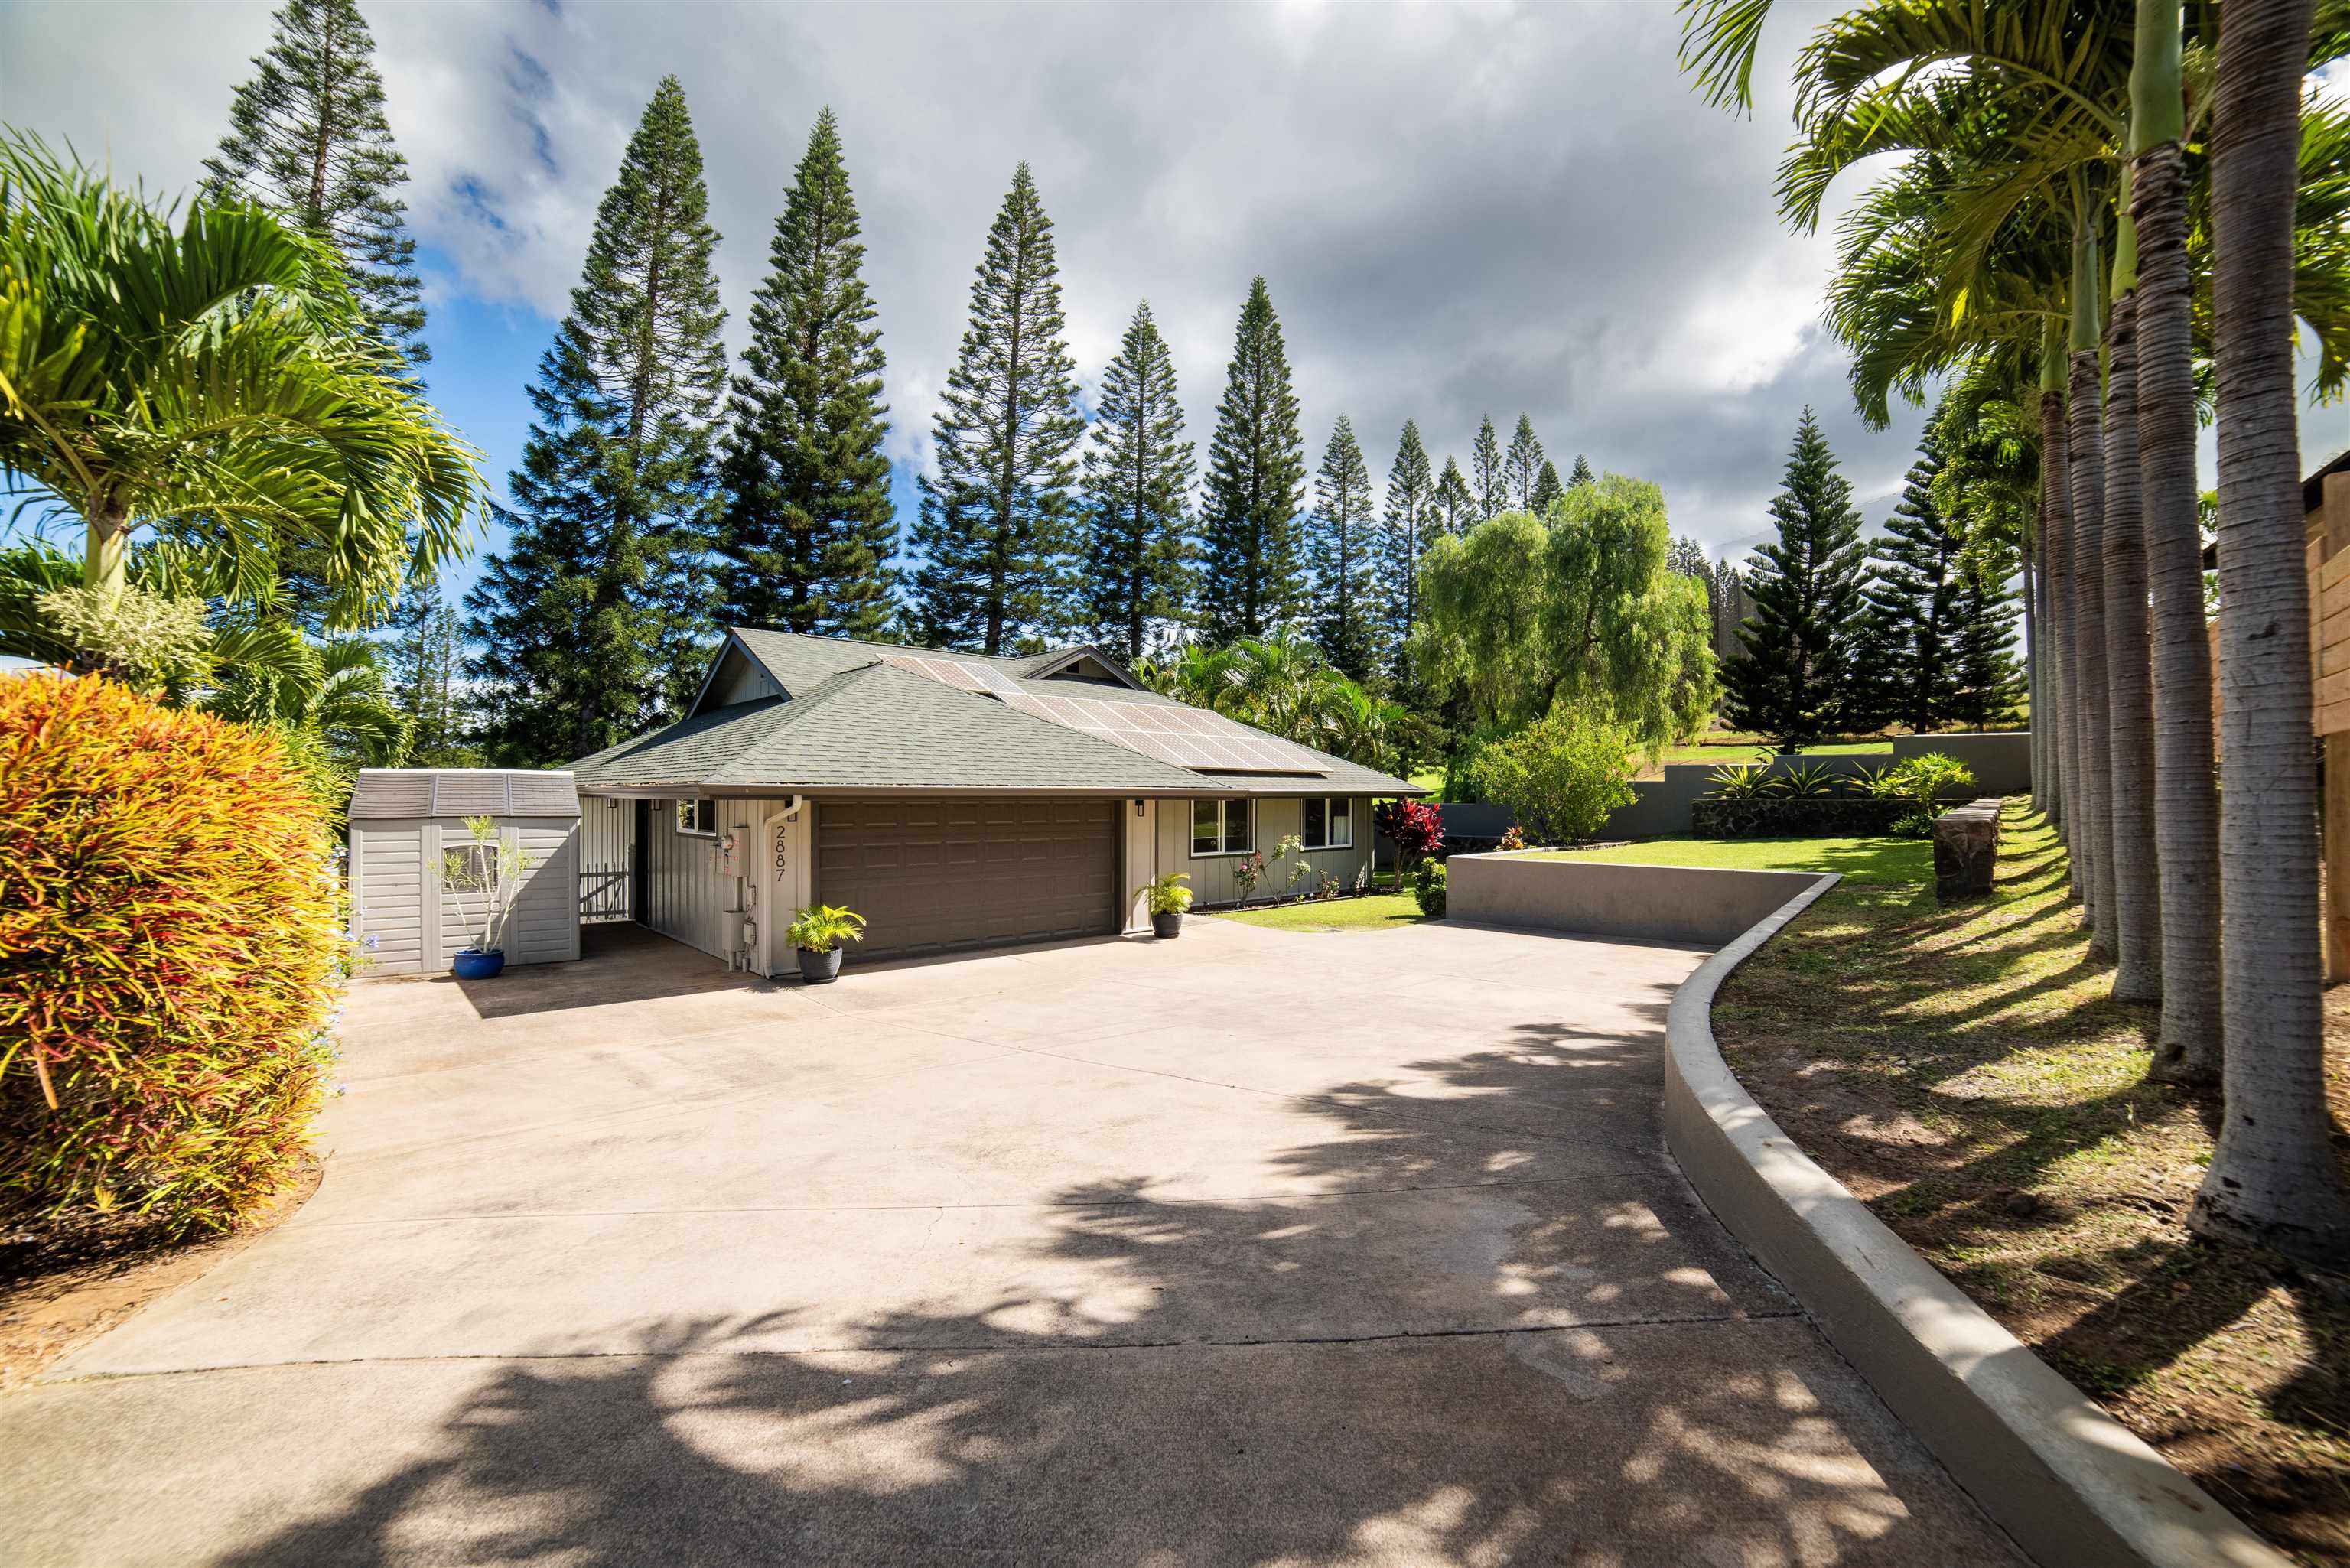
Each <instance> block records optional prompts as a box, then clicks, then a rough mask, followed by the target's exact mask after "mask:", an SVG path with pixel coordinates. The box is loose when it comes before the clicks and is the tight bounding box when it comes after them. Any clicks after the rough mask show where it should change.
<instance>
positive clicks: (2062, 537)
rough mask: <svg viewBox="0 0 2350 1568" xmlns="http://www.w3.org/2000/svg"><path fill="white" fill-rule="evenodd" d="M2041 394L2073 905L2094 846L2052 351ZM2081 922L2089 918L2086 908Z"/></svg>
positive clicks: (2083, 887)
mask: <svg viewBox="0 0 2350 1568" xmlns="http://www.w3.org/2000/svg"><path fill="white" fill-rule="evenodd" d="M2050 356H2051V358H2050V360H2049V366H2048V369H2047V370H2046V371H2045V373H2044V374H2043V380H2042V385H2041V391H2040V487H2041V495H2042V500H2041V503H2040V521H2041V525H2042V527H2043V528H2044V529H2046V530H2047V534H2048V601H2049V607H2050V609H2051V611H2052V612H2053V613H2051V615H2050V616H2049V639H2048V640H2049V646H2050V648H2051V649H2053V650H2054V653H2055V655H2056V659H2055V679H2054V680H2053V681H2051V682H2050V684H2051V685H2052V686H2054V688H2055V710H2056V777H2057V781H2058V782H2057V798H2058V807H2057V809H2058V811H2059V813H2060V814H2061V816H2062V820H2063V825H2064V847H2065V872H2066V878H2067V890H2068V892H2069V893H2070V895H2071V897H2072V899H2073V901H2074V902H2075V903H2078V904H2081V905H2084V906H2085V905H2086V904H2087V902H2088V898H2089V858H2090V845H2089V841H2088V836H2087V835H2086V833H2085V831H2084V828H2083V821H2084V819H2083V816H2082V814H2081V711H2080V710H2081V704H2080V701H2079V697H2080V693H2079V691H2078V690H2077V689H2076V685H2075V682H2074V671H2075V670H2077V668H2078V665H2077V664H2076V663H2075V661H2074V625H2073V622H2074V613H2073V611H2074V604H2073V597H2074V596H2073V482H2072V472H2071V469H2070V468H2069V467H2068V465H2067V464H2066V462H2065V461H2064V458H2065V452H2064V392H2063V391H2062V390H2061V389H2058V388H2057V387H2056V385H2055V382H2056V380H2057V379H2058V377H2057V373H2056V369H2055V367H2056V366H2057V365H2058V364H2060V363H2061V362H2062V361H2061V359H2060V358H2057V357H2056V350H2055V349H2054V348H2053V347H2052V348H2051V349H2050ZM2082 916H2083V919H2086V918H2087V910H2086V909H2085V908H2084V909H2083V912H2082Z"/></svg>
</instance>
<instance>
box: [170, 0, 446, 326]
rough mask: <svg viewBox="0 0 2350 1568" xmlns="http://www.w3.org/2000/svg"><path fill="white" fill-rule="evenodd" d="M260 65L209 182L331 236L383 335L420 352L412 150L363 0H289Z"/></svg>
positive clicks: (216, 191)
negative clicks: (387, 97) (401, 139)
mask: <svg viewBox="0 0 2350 1568" xmlns="http://www.w3.org/2000/svg"><path fill="white" fill-rule="evenodd" d="M273 20H274V22H275V30H274V31H273V32H272V34H271V36H270V40H269V47H268V48H267V49H266V50H265V52H263V53H261V54H259V55H255V57H254V59H253V64H254V69H255V75H254V77H253V79H252V80H250V81H247V82H246V83H244V85H243V86H241V87H239V88H237V89H236V96H235V98H234V99H232V100H231V102H230V104H229V132H228V134H227V135H226V136H224V137H223V138H222V139H221V144H220V151H217V152H215V153H214V154H213V156H212V157H210V158H207V159H205V160H204V173H205V176H206V178H205V190H206V192H208V193H209V194H212V195H215V196H242V197H243V198H244V199H245V200H247V201H249V202H255V203H256V204H258V205H260V206H263V207H266V208H268V209H269V210H270V211H271V212H273V213H278V214H279V215H281V216H282V217H285V218H286V219H287V220H288V221H290V222H292V223H295V224H296V225H297V226H298V227H300V228H303V229H305V230H307V231H308V232H309V233H311V234H317V235H318V236H319V237H320V238H322V239H324V240H326V241H328V243H329V244H332V245H333V246H334V247H335V249H336V251H337V252H338V254H340V255H341V256H342V258H343V266H344V269H345V272H346V274H347V275H348V277H349V279H350V284H351V288H352V290H353V292H355V293H356V294H357V295H358V296H359V301H360V303H361V304H362V305H363V306H365V307H366V309H367V315H368V319H369V322H370V323H371V324H372V325H373V327H374V328H375V331H376V333H377V335H378V336H379V337H380V338H381V339H382V340H383V341H385V342H386V343H389V344H390V345H391V346H392V347H394V348H398V349H399V350H400V353H401V354H403V355H404V356H406V357H407V358H408V360H409V362H410V363H411V364H422V363H423V362H424V361H426V360H428V359H430V358H432V351H431V350H430V349H429V348H426V347H425V345H424V338H423V336H422V334H423V331H424V298H423V286H422V285H421V283H420V282H419V281H418V279H417V275H416V270H415V264H416V242H415V241H414V240H412V239H411V238H409V236H408V223H407V220H406V219H405V218H404V217H403V216H402V214H403V213H406V212H407V210H408V206H407V203H406V202H402V201H401V200H400V187H401V186H402V185H405V184H406V183H408V160H407V159H406V158H405V157H403V156H401V154H400V149H399V148H398V147H397V146H395V145H394V144H393V142H392V140H391V125H390V122H389V121H388V120H387V119H385V118H384V113H383V78H382V77H381V76H380V75H378V74H377V72H376V68H375V37H374V36H373V35H372V34H370V33H369V31H368V25H367V19H366V18H365V17H363V16H360V15H359V6H358V5H356V4H355V3H354V0H286V5H283V6H281V7H279V9H278V11H277V14H276V17H275V18H274V19H273Z"/></svg>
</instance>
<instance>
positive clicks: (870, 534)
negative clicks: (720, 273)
mask: <svg viewBox="0 0 2350 1568" xmlns="http://www.w3.org/2000/svg"><path fill="white" fill-rule="evenodd" d="M859 232H860V231H859V227H858V220H857V202H856V198H855V197H854V196H852V195H851V194H850V193H849V189H848V168H847V164H846V163H845V162H844V161H843V160H842V157H841V148H840V130H839V127H838V125H837V123H836V122H835V121H834V119H833V117H832V110H831V109H826V110H824V111H823V112H822V113H821V114H819V115H817V116H816V129H815V130H813V131H811V132H810V133H809V135H808V143H807V151H806V153H804V154H803V155H802V156H801V158H800V163H799V170H798V171H797V173H796V174H795V177H794V179H793V181H792V188H791V191H790V192H789V193H788V194H787V195H786V196H785V199H784V210H783V213H782V214H781V215H780V216H779V217H777V218H776V219H775V237H774V239H773V240H771V241H770V242H769V243H768V246H767V260H768V269H769V270H768V273H767V278H766V281H765V282H764V283H763V284H761V285H760V286H759V291H758V293H756V294H755V295H754V296H752V297H751V321H750V326H751V341H750V344H749V346H748V347H746V348H744V349H743V374H741V375H738V376H736V377H735V378H734V388H733V396H732V397H731V398H730V399H729V400H728V401H727V413H728V421H729V428H728V431H727V436H726V444H725V451H724V453H723V457H722V459H721V462H720V467H719V472H720V477H721V479H722V481H723V483H724V487H725V494H726V503H725V504H726V510H725V514H724V516H723V518H722V519H721V521H720V524H719V527H718V538H717V546H716V547H717V555H718V567H717V592H718V601H719V606H720V612H719V613H720V614H721V615H722V616H723V618H724V619H725V620H726V621H727V622H728V623H730V624H733V625H747V626H774V627H783V628H787V629H789V630H792V631H803V632H816V633H820V634H828V635H837V636H843V637H862V638H871V637H877V636H879V635H880V634H881V632H882V631H884V630H885V629H886V628H887V627H888V625H889V615H890V610H891V605H890V580H889V569H888V563H889V556H890V554H891V551H892V548H893V546H894V545H895V544H896V541H897V509H896V507H895V506H894V505H893V504H891V502H890V499H889V459H888V458H887V457H884V456H883V455H882V453H881V442H882V440H883V438H884V437H885V436H887V435H888V434H889V421H887V420H886V419H884V418H883V416H884V415H885V414H887V413H888V412H889V406H888V405H887V404H885V403H883V402H882V400H881V371H882V369H883V366H884V364H885V363H886V361H885V359H884V357H883V355H882V352H881V334H880V333H879V330H877V329H875V328H874V327H872V326H870V325H869V324H870V323H871V321H872V320H873V317H874V314H875V312H874V308H873V301H872V299H871V297H870V296H868V294H867V293H866V290H865V279H864V277H863V275H862V273H863V268H864V264H865V246H864V245H863V244H862V243H860V242H859V240H858V234H859Z"/></svg>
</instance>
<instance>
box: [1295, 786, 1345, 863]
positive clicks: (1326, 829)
mask: <svg viewBox="0 0 2350 1568" xmlns="http://www.w3.org/2000/svg"><path fill="white" fill-rule="evenodd" d="M1301 836H1302V837H1303V838H1304V840H1305V847H1306V848H1308V849H1352V848H1353V847H1354V846H1355V803H1354V802H1353V801H1351V800H1349V799H1348V798H1347V796H1345V795H1343V794H1333V795H1319V794H1315V795H1308V796H1306V797H1305V832H1304V833H1303V834H1302V835H1301Z"/></svg>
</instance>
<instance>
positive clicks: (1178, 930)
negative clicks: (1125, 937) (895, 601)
mask: <svg viewBox="0 0 2350 1568" xmlns="http://www.w3.org/2000/svg"><path fill="white" fill-rule="evenodd" d="M1150 931H1151V934H1152V935H1153V936H1156V937H1160V938H1166V937H1174V936H1180V935H1181V934H1182V932H1183V911H1182V910H1180V909H1168V910H1165V911H1163V912H1162V911H1159V910H1155V909H1154V910H1153V911H1151V915H1150Z"/></svg>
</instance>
